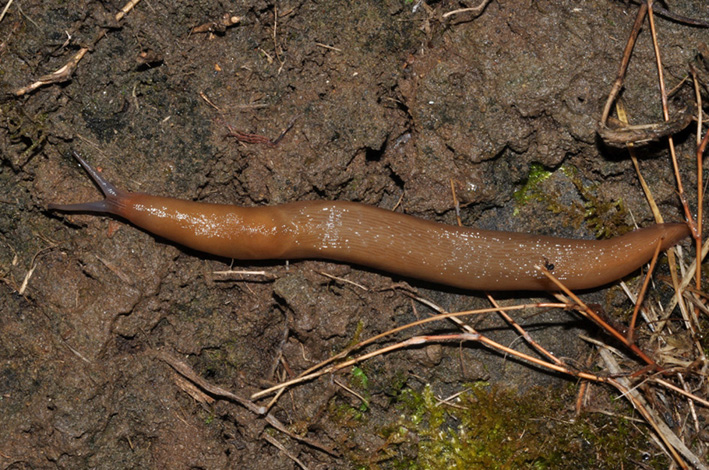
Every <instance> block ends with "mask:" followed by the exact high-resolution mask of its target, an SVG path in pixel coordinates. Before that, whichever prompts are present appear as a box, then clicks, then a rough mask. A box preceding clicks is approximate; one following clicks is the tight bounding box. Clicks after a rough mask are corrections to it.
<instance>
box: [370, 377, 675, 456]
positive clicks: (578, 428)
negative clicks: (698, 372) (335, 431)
mask: <svg viewBox="0 0 709 470" xmlns="http://www.w3.org/2000/svg"><path fill="white" fill-rule="evenodd" d="M574 391H575V387H573V386H572V387H569V388H567V390H561V391H559V390H558V389H557V391H552V390H549V389H534V390H532V391H530V392H528V393H526V394H524V395H523V396H520V395H519V394H517V393H515V392H513V391H509V390H502V389H500V388H497V387H490V386H489V385H488V384H486V383H484V382H479V383H475V384H472V385H469V386H468V390H467V391H466V392H465V393H463V394H461V395H460V396H459V397H458V398H457V399H456V400H455V401H454V402H452V403H448V404H442V403H440V401H439V400H438V399H436V397H435V396H434V393H433V392H432V390H431V388H430V387H429V386H426V387H424V389H423V390H422V391H420V392H418V391H414V390H412V389H405V390H403V391H402V393H401V394H400V396H399V400H398V402H397V406H398V407H400V409H401V411H402V414H401V418H400V421H399V422H397V423H393V424H391V425H389V426H385V427H383V428H382V429H381V431H380V435H381V436H382V437H383V438H384V439H385V440H386V445H385V446H384V447H382V448H381V449H380V450H379V452H378V453H377V454H376V455H373V456H372V460H371V462H379V463H378V464H376V465H374V466H370V467H369V468H391V469H414V470H423V469H440V468H447V469H470V470H475V469H521V468H531V469H556V468H594V469H604V468H617V467H618V464H619V462H625V463H627V464H628V465H631V464H632V462H636V463H639V462H642V464H643V465H644V466H646V468H666V466H667V465H668V461H667V460H666V459H665V458H664V455H662V454H661V453H657V454H656V455H652V456H650V455H649V454H644V453H642V452H641V451H640V450H638V449H642V448H647V441H648V439H647V436H645V435H643V434H642V433H640V432H638V430H637V428H636V427H634V426H631V425H630V423H628V421H627V420H625V419H622V418H620V419H618V418H616V419H613V418H609V417H607V416H605V415H598V414H595V415H589V416H582V417H581V418H577V419H574V418H573V417H572V416H564V414H565V413H564V412H562V411H561V410H563V409H564V403H568V402H569V401H571V400H572V399H573V395H572V394H573V393H574ZM624 405H625V404H624V403H620V402H619V403H618V407H619V408H620V407H622V406H624ZM627 413H630V411H629V410H628V409H624V410H619V411H618V415H619V416H620V415H623V414H627ZM601 430H602V432H601ZM634 441H636V442H634Z"/></svg>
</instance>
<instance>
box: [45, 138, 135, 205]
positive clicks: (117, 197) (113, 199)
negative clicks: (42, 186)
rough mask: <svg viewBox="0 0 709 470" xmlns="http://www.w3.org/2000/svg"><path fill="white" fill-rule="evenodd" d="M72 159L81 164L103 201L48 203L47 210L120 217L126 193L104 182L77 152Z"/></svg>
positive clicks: (99, 174)
mask: <svg viewBox="0 0 709 470" xmlns="http://www.w3.org/2000/svg"><path fill="white" fill-rule="evenodd" d="M73 155H74V158H76V160H77V161H78V162H79V164H81V166H82V167H83V168H84V170H86V172H87V173H88V174H89V176H90V177H91V179H92V180H93V181H94V183H96V186H98V187H99V189H100V190H101V192H102V193H103V195H104V196H105V199H103V200H101V201H93V202H82V203H79V204H54V203H50V204H48V205H47V209H49V210H50V211H62V212H89V213H105V214H116V215H122V213H123V210H122V209H123V208H124V205H125V204H124V201H125V199H126V196H127V195H128V193H127V192H125V191H122V190H120V189H118V188H116V187H115V186H113V185H112V184H111V183H109V182H108V181H106V180H105V179H104V177H103V176H101V173H99V172H98V171H96V169H95V168H93V167H92V166H91V165H89V164H88V163H86V161H85V160H84V159H83V158H81V155H79V154H78V153H77V152H75V151H74V152H73Z"/></svg>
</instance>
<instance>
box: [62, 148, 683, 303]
mask: <svg viewBox="0 0 709 470" xmlns="http://www.w3.org/2000/svg"><path fill="white" fill-rule="evenodd" d="M74 157H75V158H76V159H77V160H78V161H79V163H81V166H83V167H84V169H85V170H86V172H87V173H88V174H89V175H90V176H91V178H92V179H93V180H94V182H95V183H96V184H97V185H98V187H99V188H100V189H101V191H103V193H104V195H105V196H106V199H104V200H103V201H96V202H88V203H82V204H68V205H60V204H50V205H49V209H51V210H60V211H74V212H76V211H79V212H91V213H94V212H105V213H108V214H114V215H118V216H120V217H123V218H124V219H126V220H128V221H129V222H131V223H132V224H134V225H136V226H138V227H140V228H142V229H144V230H146V231H148V232H150V233H152V234H154V235H157V236H160V237H163V238H165V239H168V240H171V241H173V242H175V243H178V244H180V245H184V246H186V247H189V248H192V249H195V250H198V251H203V252H206V253H211V254H213V255H217V256H224V257H228V258H235V259H244V260H245V259H262V260H265V259H302V258H321V259H329V260H335V261H340V262H345V263H352V264H358V265H362V266H367V267H370V268H374V269H378V270H381V271H386V272H390V273H394V274H397V275H400V276H406V277H410V278H415V279H420V280H424V281H428V282H433V283H438V284H444V285H448V286H453V287H458V288H462V289H471V290H492V291H501V290H549V291H554V290H558V288H557V287H556V286H555V285H554V284H552V283H551V282H550V281H549V280H548V279H547V278H546V277H545V276H544V275H543V274H542V273H541V272H539V270H538V269H536V266H539V265H543V266H547V268H548V269H550V270H551V271H552V273H553V274H554V276H555V277H556V278H557V279H559V280H560V281H562V282H563V283H564V284H565V285H566V286H567V287H569V288H571V289H592V288H594V287H598V286H602V285H604V284H608V283H610V282H613V281H615V280H617V279H619V278H621V277H624V276H626V275H628V274H630V273H631V272H633V271H635V270H636V269H638V268H639V267H640V266H642V265H643V264H644V263H646V262H648V261H649V260H650V258H652V256H653V254H654V252H655V248H656V246H657V244H658V243H659V244H660V246H661V248H662V249H663V250H664V249H667V248H669V247H671V246H672V245H674V244H676V243H677V242H679V241H680V240H682V239H683V238H686V237H687V236H689V234H690V231H689V228H688V226H687V225H686V224H659V225H652V226H650V227H646V228H643V229H640V230H636V231H634V232H631V233H628V234H625V235H623V236H620V237H616V238H612V239H610V240H574V239H568V238H556V237H547V236H536V235H532V234H525V233H513V232H498V231H491V230H477V229H473V228H464V227H456V226H452V225H445V224H438V223H434V222H430V221H427V220H423V219H419V218H416V217H412V216H409V215H405V214H399V213H395V212H391V211H388V210H384V209H380V208H377V207H372V206H367V205H365V204H358V203H355V202H336V201H303V202H294V203H290V204H282V205H279V206H267V207H239V206H234V205H227V204H209V203H201V202H194V201H185V200H181V199H174V198H169V197H161V196H152V195H149V194H142V193H130V192H126V191H121V190H119V189H117V188H116V187H114V186H113V185H112V184H110V183H109V182H108V181H106V180H105V179H104V178H103V177H102V176H101V175H100V174H99V173H98V172H97V171H96V170H94V169H93V168H91V166H89V164H88V163H86V162H85V161H84V160H83V159H82V158H81V157H80V156H79V155H78V154H77V153H74Z"/></svg>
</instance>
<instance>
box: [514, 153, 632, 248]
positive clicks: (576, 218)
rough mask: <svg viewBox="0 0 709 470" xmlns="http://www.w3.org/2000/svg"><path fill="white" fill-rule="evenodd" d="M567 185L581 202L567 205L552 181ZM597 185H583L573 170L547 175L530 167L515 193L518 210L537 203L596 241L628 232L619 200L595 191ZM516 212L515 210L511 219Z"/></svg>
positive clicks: (625, 213)
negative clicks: (583, 226) (587, 231)
mask: <svg viewBox="0 0 709 470" xmlns="http://www.w3.org/2000/svg"><path fill="white" fill-rule="evenodd" d="M552 176H554V177H555V178H552ZM559 178H561V179H562V181H564V180H565V181H568V182H570V183H571V184H573V185H574V187H575V188H576V192H577V195H578V197H579V198H580V199H581V201H582V202H580V203H579V202H576V203H569V202H568V201H567V200H564V199H563V198H562V194H561V193H560V192H559V190H558V189H556V188H555V187H554V184H552V181H560V180H559ZM599 188H600V185H599V184H597V183H588V182H584V180H583V178H582V177H581V175H580V174H579V171H578V169H577V168H576V167H574V166H572V165H563V166H561V167H560V168H559V169H558V170H555V171H553V172H552V171H549V170H547V169H546V168H545V167H544V166H543V165H541V164H538V163H533V164H532V165H531V166H530V168H529V176H528V177H527V181H526V182H525V184H524V186H522V187H521V188H520V189H518V190H517V191H515V193H514V198H515V201H516V202H517V205H518V207H519V206H523V205H525V204H528V203H530V202H539V203H541V204H543V205H544V206H545V207H546V209H547V210H549V211H550V212H552V213H554V214H561V215H563V216H564V217H565V220H566V221H567V222H568V223H569V224H571V225H573V226H574V227H578V226H580V225H581V224H582V223H585V224H586V226H587V227H588V228H589V229H590V230H591V231H593V233H594V235H595V236H596V238H610V237H613V236H616V235H622V234H623V233H626V232H629V231H630V230H632V227H631V226H629V225H628V224H627V223H626V220H627V218H628V217H627V216H628V211H627V209H626V207H625V204H624V203H623V200H622V199H619V200H610V199H607V198H606V197H604V196H603V193H602V192H601V191H599ZM518 214H519V210H518V209H516V210H515V215H518Z"/></svg>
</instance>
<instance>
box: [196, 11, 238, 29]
mask: <svg viewBox="0 0 709 470" xmlns="http://www.w3.org/2000/svg"><path fill="white" fill-rule="evenodd" d="M241 20H242V18H241V17H240V16H234V15H232V14H231V13H224V14H223V15H222V17H221V18H219V19H218V20H217V21H210V22H208V23H204V24H201V25H199V26H195V27H194V28H192V31H190V33H191V34H200V33H216V34H224V33H225V32H226V30H227V28H231V27H232V26H235V25H237V24H239V23H241Z"/></svg>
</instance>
